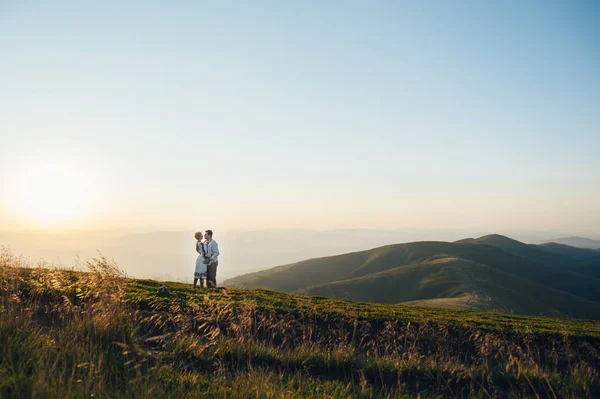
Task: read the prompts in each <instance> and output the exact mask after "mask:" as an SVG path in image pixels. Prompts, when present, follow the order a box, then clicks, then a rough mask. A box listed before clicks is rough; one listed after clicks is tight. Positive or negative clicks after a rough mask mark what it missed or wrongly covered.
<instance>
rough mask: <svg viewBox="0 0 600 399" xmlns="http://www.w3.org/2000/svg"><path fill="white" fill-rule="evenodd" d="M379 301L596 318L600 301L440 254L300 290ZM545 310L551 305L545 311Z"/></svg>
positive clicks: (359, 299) (599, 311) (317, 294)
mask: <svg viewBox="0 0 600 399" xmlns="http://www.w3.org/2000/svg"><path fill="white" fill-rule="evenodd" d="M298 292H299V293H305V294H308V295H313V296H315V295H316V296H327V297H334V298H343V299H347V300H353V301H373V302H379V303H402V302H408V303H410V302H413V303H415V304H419V305H421V306H423V305H425V306H427V305H429V304H431V303H435V304H436V305H437V306H441V307H450V308H457V309H469V310H479V311H508V312H512V311H514V310H518V313H527V314H540V313H552V314H554V315H561V314H568V315H572V316H574V317H580V318H596V319H597V318H599V317H600V303H595V302H590V301H586V300H583V299H581V298H579V297H577V296H575V295H571V294H567V293H565V292H563V291H560V290H556V289H552V288H549V287H547V286H544V285H541V284H538V283H534V282H532V281H529V280H527V279H522V278H519V277H516V276H514V275H512V274H510V273H506V272H503V271H501V270H498V269H494V268H493V267H490V266H486V265H483V264H480V263H477V262H473V261H469V260H466V259H460V258H450V257H443V258H440V259H435V260H431V261H425V262H420V263H417V264H411V265H409V266H405V267H397V268H394V269H390V270H387V271H385V272H379V273H374V274H370V275H367V276H363V277H357V278H353V279H349V280H342V281H337V282H333V283H328V284H322V285H316V286H312V287H308V288H305V289H302V290H299V291H298ZM548 309H552V310H553V311H552V312H549V311H548Z"/></svg>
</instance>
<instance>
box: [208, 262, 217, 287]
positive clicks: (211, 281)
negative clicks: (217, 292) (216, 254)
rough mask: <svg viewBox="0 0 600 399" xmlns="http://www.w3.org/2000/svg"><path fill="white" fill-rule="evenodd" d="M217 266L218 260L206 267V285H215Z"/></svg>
mask: <svg viewBox="0 0 600 399" xmlns="http://www.w3.org/2000/svg"><path fill="white" fill-rule="evenodd" d="M217 266H219V262H214V263H211V264H210V265H208V266H207V267H206V269H207V270H206V285H207V286H208V287H216V286H217Z"/></svg>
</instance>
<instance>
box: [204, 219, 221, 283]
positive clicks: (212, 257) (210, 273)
mask: <svg viewBox="0 0 600 399" xmlns="http://www.w3.org/2000/svg"><path fill="white" fill-rule="evenodd" d="M212 237H213V232H212V230H206V231H205V232H204V253H205V254H206V257H207V258H208V265H207V276H206V283H207V285H208V287H209V288H210V287H216V286H217V266H219V244H217V242H216V241H215V240H213V238H212Z"/></svg>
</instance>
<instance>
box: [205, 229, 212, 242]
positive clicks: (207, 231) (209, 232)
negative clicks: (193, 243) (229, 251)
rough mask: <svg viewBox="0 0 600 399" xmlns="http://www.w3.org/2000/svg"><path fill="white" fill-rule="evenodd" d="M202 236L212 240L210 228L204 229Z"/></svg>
mask: <svg viewBox="0 0 600 399" xmlns="http://www.w3.org/2000/svg"><path fill="white" fill-rule="evenodd" d="M204 238H206V239H207V240H209V241H210V240H212V230H206V231H205V232H204Z"/></svg>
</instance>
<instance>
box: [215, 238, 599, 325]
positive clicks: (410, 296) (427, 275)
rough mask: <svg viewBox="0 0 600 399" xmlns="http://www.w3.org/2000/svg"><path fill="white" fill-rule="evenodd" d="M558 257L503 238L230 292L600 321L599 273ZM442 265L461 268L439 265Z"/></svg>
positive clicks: (329, 265)
mask: <svg viewBox="0 0 600 399" xmlns="http://www.w3.org/2000/svg"><path fill="white" fill-rule="evenodd" d="M555 252H556V251H555ZM555 252H552V251H551V250H549V249H546V248H544V247H538V246H534V247H530V246H529V245H527V244H523V243H520V242H518V241H515V240H511V239H509V238H507V237H502V236H497V235H492V236H485V237H482V238H480V239H477V240H475V239H467V240H462V241H459V242H452V243H451V242H414V243H407V244H397V245H389V246H385V247H380V248H375V249H372V250H368V251H361V252H355V253H349V254H344V255H339V256H330V257H325V258H317V259H310V260H306V261H302V262H298V263H294V264H290V265H285V266H280V267H276V268H273V269H269V270H264V271H261V272H257V273H251V274H247V275H242V276H239V277H236V278H233V279H230V280H228V281H226V283H225V284H226V285H227V286H231V287H243V288H256V287H264V288H269V289H272V290H275V291H280V292H302V293H308V294H314V295H324V296H329V297H334V298H349V299H357V300H363V301H374V302H383V303H398V302H403V301H415V300H427V299H436V300H437V302H438V303H443V302H440V299H441V298H447V299H448V300H449V299H453V301H451V302H452V303H456V298H459V297H461V298H477V299H478V300H477V301H470V303H471V305H473V306H474V309H479V310H484V309H494V310H499V309H504V310H510V311H513V312H517V313H523V314H547V315H553V314H565V315H570V316H574V317H593V318H598V315H599V313H598V302H599V301H600V279H598V278H595V277H594V276H592V275H589V274H587V275H586V274H582V273H580V272H579V271H581V270H582V269H583V268H584V266H586V267H589V268H588V269H585V270H587V271H590V270H596V269H594V267H595V266H593V265H591V264H590V263H587V262H588V260H582V259H581V258H575V257H572V256H571V257H569V256H567V255H566V254H565V253H562V252H561V253H555ZM438 259H459V260H460V261H457V260H454V261H452V262H451V263H448V262H446V263H439V262H438V263H436V262H432V261H435V260H438ZM382 272H387V274H386V273H384V274H382ZM424 282H426V283H425V284H424ZM453 306H455V305H453Z"/></svg>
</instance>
